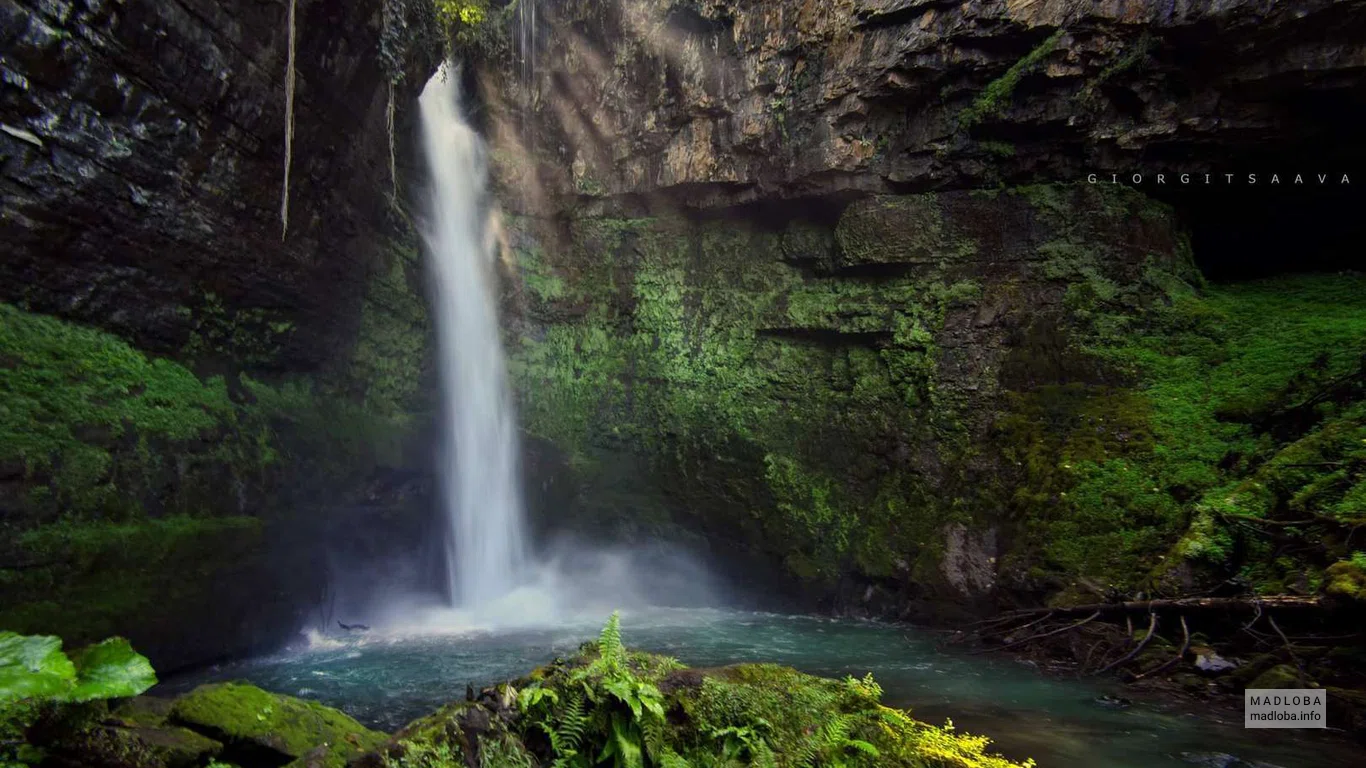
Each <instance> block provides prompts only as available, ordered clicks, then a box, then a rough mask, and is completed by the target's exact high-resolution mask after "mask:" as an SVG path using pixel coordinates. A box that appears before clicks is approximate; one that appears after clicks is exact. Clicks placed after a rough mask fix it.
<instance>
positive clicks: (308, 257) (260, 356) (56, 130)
mask: <svg viewBox="0 0 1366 768" xmlns="http://www.w3.org/2000/svg"><path fill="white" fill-rule="evenodd" d="M289 8H290V3H289V2H278V1H277V2H247V1H245V0H244V1H243V2H227V3H223V2H203V1H201V0H184V1H177V2H169V3H167V2H152V1H150V0H126V1H123V2H104V1H103V0H75V1H74V2H73V1H69V0H56V1H53V2H48V1H46V0H3V2H0V73H3V83H0V195H3V203H2V204H3V213H2V214H0V237H2V238H3V239H4V242H5V244H6V254H5V258H4V259H3V263H0V320H2V321H3V322H0V399H2V400H3V401H4V403H5V405H4V406H3V407H0V606H3V607H0V625H3V626H5V628H7V629H14V630H19V631H28V632H40V633H59V634H61V635H63V636H64V637H65V638H66V639H67V641H68V642H69V643H73V644H79V643H81V642H85V641H89V640H95V639H99V638H101V637H103V636H105V635H108V634H122V635H126V636H128V637H130V638H131V639H133V640H134V641H135V642H136V643H137V644H138V645H139V647H140V648H143V649H144V650H145V651H146V652H147V653H148V654H149V655H150V656H151V657H152V659H153V660H154V661H155V662H156V664H157V666H158V668H160V669H165V670H170V669H174V668H176V667H178V666H181V665H185V664H194V663H202V662H204V661H206V660H211V659H214V658H217V657H220V656H222V655H224V654H231V653H242V652H246V651H248V650H250V649H253V648H259V647H261V646H262V645H268V644H270V643H273V642H275V641H277V640H279V639H280V638H281V636H282V634H288V633H290V632H292V631H294V629H295V628H297V626H298V624H299V622H300V620H301V618H302V616H303V614H304V613H305V612H307V611H311V610H313V609H315V608H317V607H318V606H319V604H320V602H321V603H322V605H323V608H324V609H325V608H326V606H327V604H328V601H327V597H328V596H327V594H326V593H325V592H324V590H325V587H326V582H327V568H328V564H327V563H326V562H325V561H324V557H323V552H322V547H321V546H320V545H321V543H322V542H323V541H324V539H325V537H326V530H328V529H336V530H340V531H342V533H341V534H340V535H341V536H343V537H344V538H346V537H356V538H359V537H360V534H359V533H358V532H359V531H363V530H364V531H369V532H370V533H375V532H376V531H383V530H400V529H402V530H404V531H407V533H404V534H398V536H406V535H409V534H410V533H411V531H409V530H408V529H409V528H411V526H408V527H407V528H405V527H404V525H391V524H389V523H388V522H385V523H379V524H374V525H371V526H370V527H368V528H367V527H366V526H367V525H368V524H367V523H366V520H370V519H380V520H387V519H388V518H389V517H392V516H393V515H394V513H395V512H396V510H398V509H400V508H408V509H410V510H412V511H413V513H414V514H409V515H408V516H407V517H406V518H405V520H407V521H409V522H411V521H413V520H416V521H419V522H420V521H422V520H423V519H425V507H424V501H423V499H424V493H423V491H422V488H424V487H425V485H426V482H427V481H426V480H425V479H424V478H423V477H422V474H423V472H424V471H426V469H427V467H426V462H425V460H424V459H423V457H424V456H425V451H424V450H422V449H423V448H424V447H425V440H424V436H423V435H422V427H423V426H424V424H423V421H422V420H421V419H415V418H414V417H413V415H414V414H415V413H421V412H423V411H424V410H426V409H428V408H429V407H430V400H429V399H428V398H427V395H426V388H425V384H427V383H428V379H427V378H426V374H425V373H424V371H426V370H429V367H428V365H427V362H426V361H427V357H428V349H429V346H428V344H427V337H428V334H429V331H428V328H427V322H426V309H425V303H424V301H423V298H422V291H421V281H420V275H419V272H420V267H419V265H418V260H417V258H416V251H415V249H414V248H413V247H412V243H411V241H410V240H411V234H410V233H408V231H407V228H406V226H404V225H403V224H402V218H401V217H399V216H396V215H394V213H393V211H396V210H397V208H396V207H395V206H393V205H392V204H391V200H390V196H391V195H393V194H395V192H402V191H403V189H404V188H405V187H404V185H401V184H396V183H395V182H394V180H393V171H394V168H395V166H396V167H397V172H398V173H397V175H398V177H399V180H400V181H407V180H409V179H415V178H416V173H415V171H414V170H413V167H412V166H413V163H412V156H413V151H412V147H413V146H414V145H415V142H414V141H412V140H411V135H412V133H413V132H414V130H415V127H414V125H413V118H412V115H413V113H414V111H415V110H414V107H415V96H416V92H417V88H418V87H419V86H420V85H421V83H422V82H423V80H424V79H425V77H426V75H427V73H428V72H430V71H431V70H432V69H433V65H434V56H433V55H432V49H431V48H430V46H429V45H428V42H429V41H430V35H429V34H428V35H426V36H425V37H424V35H423V30H424V29H426V28H427V27H429V26H430V25H431V23H432V17H431V8H430V5H429V4H426V3H412V2H408V3H404V2H397V1H396V2H388V3H386V2H381V1H380V0H372V1H370V2H340V1H337V0H299V2H298V3H297V6H296V8H295V13H296V22H295V39H296V50H295V57H296V59H297V67H296V69H297V81H296V97H295V104H294V121H293V122H294V124H293V151H292V168H291V173H290V193H289V198H290V206H289V228H288V230H287V231H286V232H284V233H283V237H282V225H281V215H280V205H281V189H282V181H283V176H284V133H285V113H286V98H285V93H286V86H285V71H286V60H287V58H288V55H289V51H288V48H289V46H288V40H289V29H288V25H287V18H288V11H289ZM423 12H425V15H423ZM424 25H425V26H424ZM437 50H439V48H437ZM391 82H394V83H395V85H394V86H392V87H391V86H390V83H391ZM391 96H392V104H393V107H394V111H393V114H392V118H391V116H390V114H389V105H390V103H391V102H390V99H391ZM390 119H392V121H393V128H392V135H393V137H394V139H395V143H394V144H393V145H391V144H390V130H389V121H390ZM391 147H392V148H391ZM391 152H392V153H393V154H392V155H391ZM45 315H52V316H56V317H55V318H54V317H45ZM414 515H415V516H414ZM341 520H344V521H346V523H345V525H342V524H340V523H339V521H341ZM420 535H421V534H420V532H418V533H416V534H413V535H412V536H411V537H410V538H413V539H414V540H417V539H419V538H420ZM365 538H366V539H367V547H368V549H370V550H374V549H376V548H382V546H383V541H384V540H385V539H384V536H383V535H377V536H368V537H365ZM391 538H392V537H391ZM344 544H345V548H346V549H347V550H348V552H351V553H352V554H354V552H352V550H353V549H354V546H353V545H354V538H347V541H346V542H345V543H344ZM411 547H413V548H416V547H417V544H416V543H411ZM344 565H346V566H348V567H349V566H351V565H352V564H351V563H345V564H344Z"/></svg>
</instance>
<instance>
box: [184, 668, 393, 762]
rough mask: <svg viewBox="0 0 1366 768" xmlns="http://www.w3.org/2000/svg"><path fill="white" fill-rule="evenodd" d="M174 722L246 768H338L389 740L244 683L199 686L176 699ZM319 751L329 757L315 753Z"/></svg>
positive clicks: (342, 717) (333, 713) (332, 713)
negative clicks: (218, 745)
mask: <svg viewBox="0 0 1366 768" xmlns="http://www.w3.org/2000/svg"><path fill="white" fill-rule="evenodd" d="M170 721H171V722H173V723H177V724H180V725H183V726H185V727H187V728H192V729H194V730H196V731H199V732H201V733H204V734H209V735H211V736H213V737H214V738H215V739H218V740H219V741H222V742H223V743H224V745H225V746H226V748H225V750H224V756H225V758H227V759H229V760H237V761H239V762H242V763H244V764H248V763H253V762H266V763H270V764H273V765H281V764H284V763H287V762H290V761H295V760H300V759H301V758H305V757H307V758H309V760H311V761H313V762H308V761H304V762H300V763H299V765H312V764H317V765H322V766H327V768H334V767H336V766H342V765H345V764H346V762H347V761H348V760H350V759H351V758H354V757H356V756H358V755H360V754H362V753H364V752H366V751H369V750H373V749H376V748H378V747H379V746H380V745H382V744H383V743H384V742H385V741H386V740H387V739H388V736H386V735H385V734H383V733H379V732H377V731H372V730H370V729H368V728H366V727H365V726H363V725H361V724H360V723H358V722H356V721H355V720H354V719H352V718H351V717H349V716H347V715H346V714H344V713H342V712H339V711H337V710H335V709H332V708H330V707H325V706H323V705H321V704H318V703H316V702H311V701H303V700H301V699H295V698H292V697H289V696H283V695H280V694H275V693H269V692H267V691H263V690H261V689H260V688H257V687H256V686H253V685H247V684H245V683H214V684H210V685H201V686H199V687H198V688H196V689H194V690H193V691H191V692H190V693H187V694H185V695H184V696H182V697H180V698H179V699H177V700H176V702H175V704H174V706H173V707H172V708H171V711H170ZM320 747H326V751H325V753H323V754H318V753H315V752H314V751H315V750H317V749H318V748H320Z"/></svg>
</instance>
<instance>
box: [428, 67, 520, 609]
mask: <svg viewBox="0 0 1366 768" xmlns="http://www.w3.org/2000/svg"><path fill="white" fill-rule="evenodd" d="M459 81H460V76H459V68H458V67H456V66H454V65H451V64H443V65H442V66H441V68H440V69H439V70H438V71H437V73H436V74H435V75H434V76H433V77H432V79H431V80H430V81H428V83H427V85H426V87H425V88H423V90H422V96H421V98H420V100H419V108H420V112H421V119H422V136H423V143H424V146H425V149H426V159H427V164H428V170H429V173H430V177H431V188H430V190H429V198H428V202H427V211H426V214H427V219H426V222H425V226H424V227H423V239H424V240H425V241H426V245H427V254H428V258H429V259H430V263H431V267H432V269H431V272H432V276H433V278H434V281H435V288H436V290H435V297H434V305H435V318H436V335H437V345H438V355H439V359H440V366H441V369H440V373H441V390H442V401H443V406H444V408H443V410H444V415H443V419H444V422H443V424H442V428H443V429H442V433H443V441H442V446H441V448H442V451H441V455H440V462H441V463H440V478H441V484H442V499H443V501H444V504H445V512H446V516H447V520H448V523H449V525H448V526H447V533H446V542H445V544H446V546H445V556H446V573H447V574H448V578H449V579H450V585H449V587H450V592H449V594H450V596H451V601H452V604H453V605H454V606H455V607H459V608H472V607H477V606H479V605H480V604H484V603H488V602H490V601H493V600H496V599H497V598H500V597H502V596H504V595H506V594H507V593H509V592H511V591H512V590H513V589H515V588H516V587H517V586H518V585H519V582H520V580H521V578H522V569H523V558H524V555H523V530H522V529H523V511H522V497H521V491H520V467H519V461H518V454H519V446H518V437H517V427H516V419H515V415H514V413H513V403H512V394H511V391H510V389H509V387H508V381H507V372H506V366H505V363H504V359H503V348H502V343H501V340H500V338H499V325H498V306H497V293H498V291H497V276H496V274H495V273H494V269H495V260H496V254H495V248H494V245H493V242H492V239H491V237H490V236H489V234H490V233H489V205H488V200H487V189H486V178H487V170H486V165H485V157H484V146H483V142H482V141H481V140H480V138H479V135H478V134H477V133H476V132H475V131H474V129H473V128H471V127H470V125H469V124H468V123H467V122H466V121H465V119H464V117H463V116H462V115H461V112H460V103H459V102H460V85H459Z"/></svg>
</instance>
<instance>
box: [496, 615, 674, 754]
mask: <svg viewBox="0 0 1366 768" xmlns="http://www.w3.org/2000/svg"><path fill="white" fill-rule="evenodd" d="M596 650H597V655H596V657H594V658H593V660H592V661H591V662H589V663H588V664H585V665H582V666H578V667H575V668H572V669H570V670H568V671H567V674H566V677H565V678H564V679H563V680H561V681H558V692H557V691H556V690H554V689H551V688H547V687H545V686H544V685H543V684H542V683H533V684H532V685H530V686H528V687H527V688H524V689H523V690H522V691H521V693H520V694H519V695H518V706H519V708H520V709H521V710H522V712H523V713H525V714H527V715H528V716H529V720H530V721H531V722H532V723H534V726H535V727H536V728H538V729H540V730H541V731H543V732H544V733H545V734H546V737H547V739H548V740H549V742H550V746H551V750H552V752H553V754H554V763H553V766H554V768H590V766H596V765H602V764H606V765H611V766H613V767H614V768H650V767H652V766H654V767H658V768H687V761H686V760H683V758H682V757H680V756H679V755H677V754H676V753H675V752H673V750H671V749H670V748H669V747H668V746H667V745H666V744H665V730H664V724H665V722H664V695H663V694H662V693H660V691H659V688H658V687H657V686H655V685H654V683H651V682H650V681H648V680H646V679H643V678H642V677H641V676H640V675H639V674H637V672H636V671H635V670H634V669H633V668H632V659H631V655H630V654H629V653H628V652H627V650H626V647H625V646H624V645H623V644H622V642H621V617H620V615H619V614H618V613H613V614H612V616H611V618H609V619H608V620H607V624H606V625H605V626H604V627H603V628H602V632H601V633H599V635H598V641H597V649H596Z"/></svg>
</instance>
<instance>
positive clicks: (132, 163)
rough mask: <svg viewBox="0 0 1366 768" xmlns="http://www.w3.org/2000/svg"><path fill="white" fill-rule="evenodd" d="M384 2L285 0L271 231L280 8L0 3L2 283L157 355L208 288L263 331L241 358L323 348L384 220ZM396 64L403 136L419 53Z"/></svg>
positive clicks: (361, 287)
mask: <svg viewBox="0 0 1366 768" xmlns="http://www.w3.org/2000/svg"><path fill="white" fill-rule="evenodd" d="M382 6H383V3H381V2H380V1H379V0H372V1H371V2H360V3H350V2H339V1H334V0H302V1H301V2H299V3H298V6H297V10H296V13H297V23H296V32H297V46H296V58H297V62H298V66H297V71H298V76H297V96H296V103H295V118H294V140H293V142H294V143H293V159H292V171H291V177H290V198H291V205H290V226H289V230H288V232H286V233H284V236H283V237H282V233H281V230H282V226H281V220H280V207H281V205H280V204H281V187H282V181H283V177H284V133H285V101H286V99H285V70H286V58H287V55H288V44H287V42H288V39H289V30H288V28H287V23H286V20H287V11H288V8H289V3H287V2H267V3H226V4H225V3H217V2H203V1H201V0H188V1H187V2H171V3H166V2H151V1H150V0H149V1H143V0H132V1H131V2H103V1H98V0H90V1H86V0H76V1H75V2H71V1H69V0H60V1H58V2H39V1H37V0H33V1H30V0H5V3H4V6H3V9H0V48H3V51H4V52H3V54H2V55H3V58H2V59H0V66H2V67H3V72H4V83H3V86H0V88H2V89H3V90H2V91H0V124H3V128H4V132H3V134H0V164H3V168H4V171H3V175H2V176H0V184H3V191H4V200H5V201H4V216H3V220H0V236H3V238H4V240H5V242H6V244H7V254H6V258H5V261H4V264H3V265H0V285H3V288H0V299H3V300H5V301H9V302H15V303H22V304H24V305H25V306H27V307H29V308H31V309H32V310H34V311H38V312H45V313H54V314H59V315H61V316H63V317H66V318H69V319H73V320H79V321H82V322H88V323H93V324H96V325H99V326H101V327H103V328H105V329H108V330H111V331H114V332H116V333H118V334H119V335H121V336H123V337H125V338H127V339H129V340H131V341H133V342H134V343H136V344H137V345H138V346H139V347H140V348H143V349H146V350H149V351H152V352H156V353H169V352H179V351H180V350H181V348H182V347H183V346H184V345H185V344H186V343H187V342H188V341H189V340H190V338H191V335H192V333H193V332H194V331H195V330H196V324H195V319H196V318H195V317H194V316H193V313H195V312H201V311H203V310H205V309H206V305H207V304H209V303H211V302H216V303H217V304H218V309H219V310H220V311H221V312H226V313H228V314H230V315H233V316H241V317H242V318H243V320H244V322H245V323H246V324H247V325H250V326H253V327H252V328H251V330H253V331H256V332H259V335H260V336H261V337H262V338H261V344H260V346H261V349H257V350H253V351H254V352H255V353H256V355H257V357H258V359H257V360H255V361H243V360H241V359H240V358H242V357H245V356H246V355H245V354H244V353H242V351H241V350H232V351H233V352H234V353H235V354H233V355H231V356H232V357H235V358H238V360H236V362H237V363H239V364H240V363H242V362H256V363H257V364H258V365H259V364H273V365H276V366H278V367H280V368H285V369H290V370H296V371H312V370H316V369H318V368H319V367H321V366H322V365H323V364H324V363H325V362H326V361H329V360H332V359H336V358H337V357H338V356H339V352H340V351H341V350H343V349H344V348H345V347H346V346H347V345H348V344H350V343H351V342H352V340H353V339H354V336H355V333H356V329H357V325H358V322H359V320H358V318H359V315H358V313H355V312H351V313H339V312H337V311H336V309H335V308H336V307H337V306H339V305H340V306H350V307H358V306H359V305H360V303H361V298H362V297H363V296H364V293H365V287H366V284H367V280H368V278H369V276H370V275H371V274H373V273H375V272H376V271H379V270H380V269H381V267H380V266H378V262H377V259H376V257H375V254H376V253H378V252H380V250H381V247H382V245H383V244H384V239H385V238H386V237H387V236H388V234H389V229H390V228H388V227H386V223H385V217H386V200H385V191H386V190H390V189H392V181H391V179H390V164H389V143H388V139H387V136H386V106H387V103H388V88H387V83H388V80H389V78H388V76H387V75H386V73H385V72H384V71H383V67H382V64H381V57H380V38H381V32H382V25H383V23H384V20H383V18H382V15H383V14H382ZM411 67H412V69H413V70H414V73H413V76H412V77H410V78H408V79H407V81H406V83H404V84H403V85H402V86H401V87H400V90H399V93H398V94H397V98H396V101H395V104H396V106H397V107H398V112H397V118H398V120H397V125H396V131H397V132H398V133H399V134H400V137H401V138H402V139H404V141H403V142H402V145H401V146H402V147H403V148H404V149H406V148H408V147H410V146H411V145H412V142H410V141H407V140H406V139H407V137H408V133H409V132H410V131H411V120H410V114H411V112H412V109H411V104H412V97H413V95H414V94H415V86H417V85H420V79H421V77H422V70H423V68H424V67H428V68H429V67H430V61H427V62H423V61H417V60H415V61H413V62H412V63H411ZM399 159H401V160H404V161H405V166H406V165H407V163H406V160H407V159H408V153H407V152H406V151H405V152H404V153H403V154H402V155H401V156H400V158H399ZM404 170H407V168H406V167H405V168H404ZM410 175H411V174H410ZM207 297H212V298H207ZM246 367H252V366H250V365H247V366H246Z"/></svg>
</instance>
